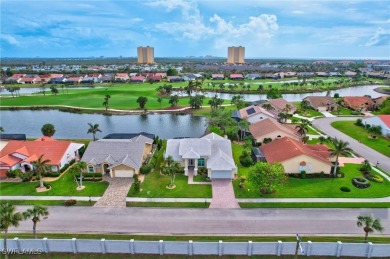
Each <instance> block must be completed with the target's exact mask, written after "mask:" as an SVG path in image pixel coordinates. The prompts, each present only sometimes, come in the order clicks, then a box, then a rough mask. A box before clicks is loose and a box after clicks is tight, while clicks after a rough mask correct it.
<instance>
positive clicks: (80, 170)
mask: <svg viewBox="0 0 390 259" xmlns="http://www.w3.org/2000/svg"><path fill="white" fill-rule="evenodd" d="M75 168H76V170H77V172H78V173H79V174H80V184H79V187H82V186H83V172H84V170H85V169H87V163H85V162H83V161H80V162H78V163H77V165H76V167H75ZM93 178H94V179H95V174H94V176H93ZM76 180H77V179H76Z"/></svg>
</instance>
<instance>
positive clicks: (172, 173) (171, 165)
mask: <svg viewBox="0 0 390 259" xmlns="http://www.w3.org/2000/svg"><path fill="white" fill-rule="evenodd" d="M165 165H166V166H165V167H164V169H163V170H164V171H163V173H164V174H167V175H169V178H170V183H169V185H168V187H169V188H175V177H176V173H177V172H179V171H180V167H181V166H180V163H178V162H175V161H174V160H173V158H172V157H171V156H168V157H167V158H166V159H165Z"/></svg>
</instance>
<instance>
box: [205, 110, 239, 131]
mask: <svg viewBox="0 0 390 259" xmlns="http://www.w3.org/2000/svg"><path fill="white" fill-rule="evenodd" d="M208 124H209V126H210V127H212V126H215V127H218V128H220V129H221V130H222V132H223V134H226V130H227V128H228V127H231V126H234V125H236V122H235V120H233V119H232V118H231V112H230V111H229V110H224V109H218V110H214V111H213V112H211V116H210V117H209V118H208Z"/></svg>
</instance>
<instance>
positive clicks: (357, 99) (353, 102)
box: [342, 96, 375, 111]
mask: <svg viewBox="0 0 390 259" xmlns="http://www.w3.org/2000/svg"><path fill="white" fill-rule="evenodd" d="M342 103H343V106H345V107H347V108H350V109H352V110H361V111H366V110H372V109H373V108H374V106H375V103H374V101H373V100H371V98H370V97H367V96H345V97H343V98H342Z"/></svg>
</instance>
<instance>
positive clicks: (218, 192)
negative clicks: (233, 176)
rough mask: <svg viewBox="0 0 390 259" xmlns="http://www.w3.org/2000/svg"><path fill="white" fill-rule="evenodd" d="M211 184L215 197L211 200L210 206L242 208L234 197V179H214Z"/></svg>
mask: <svg viewBox="0 0 390 259" xmlns="http://www.w3.org/2000/svg"><path fill="white" fill-rule="evenodd" d="M211 186H212V188H213V199H212V200H211V204H210V208H223V209H232V208H240V206H238V203H237V201H236V198H235V197H234V190H233V184H232V180H230V179H214V180H211Z"/></svg>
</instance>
